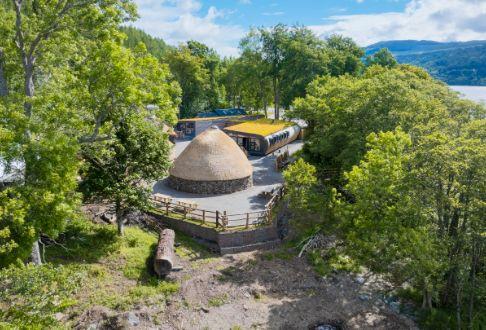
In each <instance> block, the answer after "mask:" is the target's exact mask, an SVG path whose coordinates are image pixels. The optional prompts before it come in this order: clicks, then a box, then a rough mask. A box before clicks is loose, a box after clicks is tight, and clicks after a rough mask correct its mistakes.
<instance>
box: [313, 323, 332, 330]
mask: <svg viewBox="0 0 486 330" xmlns="http://www.w3.org/2000/svg"><path fill="white" fill-rule="evenodd" d="M315 330H337V328H336V327H335V326H332V325H329V324H321V325H318V326H317V327H316V329H315Z"/></svg>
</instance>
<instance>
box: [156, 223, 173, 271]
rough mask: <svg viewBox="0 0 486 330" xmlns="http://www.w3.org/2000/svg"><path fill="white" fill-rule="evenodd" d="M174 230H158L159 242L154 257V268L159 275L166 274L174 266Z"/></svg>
mask: <svg viewBox="0 0 486 330" xmlns="http://www.w3.org/2000/svg"><path fill="white" fill-rule="evenodd" d="M174 241H175V232H174V231H173V230H171V229H164V230H162V231H161V232H160V238H159V244H158V245H157V252H156V253H155V259H154V270H155V273H157V275H159V276H166V275H168V274H169V273H170V271H171V270H172V268H173V266H174Z"/></svg>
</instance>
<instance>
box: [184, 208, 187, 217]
mask: <svg viewBox="0 0 486 330" xmlns="http://www.w3.org/2000/svg"><path fill="white" fill-rule="evenodd" d="M186 218H187V207H185V206H184V219H186Z"/></svg>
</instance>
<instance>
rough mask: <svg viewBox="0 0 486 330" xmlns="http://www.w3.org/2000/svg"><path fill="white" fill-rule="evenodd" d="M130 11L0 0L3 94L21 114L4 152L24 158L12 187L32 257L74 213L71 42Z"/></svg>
mask: <svg viewBox="0 0 486 330" xmlns="http://www.w3.org/2000/svg"><path fill="white" fill-rule="evenodd" d="M134 14H135V6H134V5H133V4H132V3H131V2H128V1H117V0H110V1H99V0H70V1H48V2H46V1H27V0H12V1H3V2H2V4H1V5H0V18H1V21H2V23H1V34H2V39H1V41H0V42H1V43H0V49H1V55H2V56H3V57H4V59H0V62H2V61H3V62H2V70H0V74H1V75H2V78H0V81H1V82H2V86H3V87H2V95H3V96H2V101H3V102H5V103H6V104H7V108H8V109H9V110H11V111H12V112H14V113H15V115H14V117H15V118H20V119H19V121H17V123H20V125H17V126H15V127H14V130H15V131H16V132H15V135H16V136H17V140H16V141H15V143H14V145H13V146H12V145H11V148H10V150H9V152H8V157H7V159H9V160H12V159H15V160H18V161H21V162H22V163H23V164H24V173H23V182H22V185H20V186H17V187H14V188H12V189H11V190H15V192H16V193H18V194H19V195H18V196H19V198H21V199H22V200H23V201H24V205H25V207H26V208H27V209H26V211H25V219H24V223H25V226H27V227H29V226H30V227H32V228H33V229H34V235H32V237H33V238H34V240H33V243H34V244H33V248H32V260H33V261H34V262H35V263H37V264H38V263H40V262H41V260H40V254H39V245H38V243H37V239H38V238H39V236H40V234H46V235H50V236H53V237H55V236H56V235H57V233H59V232H60V231H61V230H62V228H63V225H64V223H65V221H66V219H68V218H70V217H73V216H74V215H75V210H76V206H77V201H78V196H77V194H76V193H75V187H76V172H77V168H78V163H79V162H78V160H77V158H76V153H77V150H78V145H77V137H76V136H74V135H72V134H71V133H72V132H74V131H75V127H73V126H72V125H70V124H72V121H73V120H74V119H75V118H76V116H72V115H73V112H72V109H71V108H70V105H71V104H70V102H71V101H72V97H71V95H69V94H67V93H66V94H65V93H64V92H65V91H66V89H63V88H64V87H65V86H66V84H68V82H69V79H70V77H71V76H70V75H69V74H68V72H69V69H68V68H69V66H70V65H71V62H70V60H73V59H74V58H75V57H76V56H75V54H76V55H79V53H80V52H82V47H80V48H81V49H78V48H77V47H76V45H81V44H82V41H84V40H88V39H89V38H100V39H103V38H106V37H108V36H110V35H112V33H113V32H114V31H115V30H116V28H117V26H118V25H119V24H120V23H122V22H123V21H125V20H127V19H130V18H131V17H133V16H134ZM73 45H74V47H73ZM60 54H62V56H59V55H60ZM5 58H8V59H9V60H8V63H7V64H6V65H4V64H3V63H5ZM5 82H7V88H5V86H6V85H5ZM19 82H22V83H19ZM22 103H23V110H21V108H20V107H19V104H22ZM66 127H70V128H71V130H68V131H66V130H65V128H66ZM11 193H13V192H11Z"/></svg>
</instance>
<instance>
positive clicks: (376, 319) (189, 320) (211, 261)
mask: <svg viewBox="0 0 486 330" xmlns="http://www.w3.org/2000/svg"><path fill="white" fill-rule="evenodd" d="M278 255H279V254H278V253H275V252H272V251H270V252H253V253H242V254H238V255H233V256H225V257H218V258H207V259H198V260H192V261H190V260H181V261H180V263H181V265H182V266H183V267H184V270H182V271H180V272H177V273H173V275H172V278H174V279H176V280H178V281H180V282H181V283H182V286H181V290H180V293H179V294H177V295H175V296H174V297H172V298H171V300H170V301H169V302H168V304H167V309H166V310H165V311H164V313H162V314H160V319H159V321H160V322H161V323H160V324H159V327H162V329H309V328H315V326H316V325H319V324H323V323H326V322H327V323H329V322H331V323H334V324H341V325H342V327H343V328H348V329H411V328H415V326H414V324H413V322H412V321H410V320H408V319H406V318H404V317H402V316H399V315H397V314H395V313H394V312H393V311H391V310H390V309H389V308H388V307H387V306H386V305H384V304H383V303H381V300H379V299H378V294H377V292H376V291H375V290H376V289H377V288H376V285H377V284H374V283H372V282H371V281H365V282H364V283H362V284H360V282H362V281H363V279H359V280H357V279H356V278H354V277H351V276H349V275H345V274H339V275H338V274H336V275H334V276H330V277H328V278H326V279H324V278H322V277H320V276H317V275H316V274H315V272H314V271H313V270H312V269H311V268H310V267H309V266H308V265H307V264H306V262H305V260H304V259H299V258H297V257H291V258H290V259H288V258H287V257H286V258H285V259H282V258H279V257H278ZM286 259H288V260H286Z"/></svg>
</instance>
